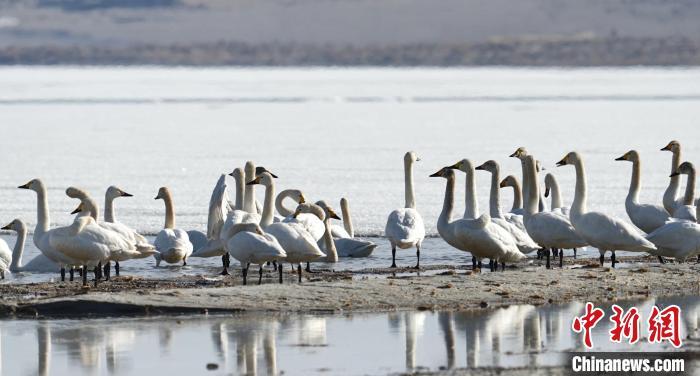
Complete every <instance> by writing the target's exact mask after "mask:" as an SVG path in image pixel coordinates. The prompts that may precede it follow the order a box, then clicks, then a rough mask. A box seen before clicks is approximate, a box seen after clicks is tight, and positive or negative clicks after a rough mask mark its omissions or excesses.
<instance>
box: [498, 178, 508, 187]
mask: <svg viewBox="0 0 700 376" xmlns="http://www.w3.org/2000/svg"><path fill="white" fill-rule="evenodd" d="M498 187H499V188H505V187H506V179H503V180H501V184H499V185H498Z"/></svg>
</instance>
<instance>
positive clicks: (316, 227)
mask: <svg viewBox="0 0 700 376" xmlns="http://www.w3.org/2000/svg"><path fill="white" fill-rule="evenodd" d="M286 198H291V199H292V200H294V201H296V202H297V203H298V204H303V203H305V201H306V199H305V198H304V194H303V193H302V192H301V191H300V190H298V189H285V190H284V191H282V192H280V193H279V194H278V195H277V197H276V198H275V208H276V209H277V212H279V213H280V214H281V215H282V218H281V219H280V221H281V222H287V223H298V224H300V225H302V226H303V227H304V228H305V229H306V230H307V231H308V232H309V233H311V236H313V237H314V239H316V241H320V240H321V238H322V237H323V234H324V233H325V232H326V227H325V225H324V224H323V221H322V220H320V219H319V218H318V216H317V215H314V214H312V213H299V214H298V215H296V216H294V215H293V214H294V211H293V210H290V209H288V208H286V207H285V206H284V200H285V199H286ZM263 210H264V208H263ZM319 210H321V209H320V208H319ZM273 222H274V220H273Z"/></svg>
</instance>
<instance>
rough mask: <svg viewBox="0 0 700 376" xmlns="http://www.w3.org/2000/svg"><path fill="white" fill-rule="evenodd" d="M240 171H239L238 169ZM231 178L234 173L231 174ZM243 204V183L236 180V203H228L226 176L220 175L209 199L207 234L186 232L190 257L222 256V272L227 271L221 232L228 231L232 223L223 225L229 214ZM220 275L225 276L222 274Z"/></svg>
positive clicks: (193, 231) (192, 231) (194, 231)
mask: <svg viewBox="0 0 700 376" xmlns="http://www.w3.org/2000/svg"><path fill="white" fill-rule="evenodd" d="M239 171H240V169H239ZM231 175H232V176H233V175H234V173H231ZM242 203H243V182H242V181H241V179H237V180H236V203H231V202H230V201H229V196H228V191H227V185H226V175H224V174H222V175H221V176H220V177H219V179H218V180H217V182H216V185H215V186H214V190H213V191H212V193H211V198H210V199H209V215H208V217H207V233H206V234H204V233H201V232H199V231H196V230H190V231H187V235H188V236H189V238H190V241H191V242H192V245H193V247H194V251H193V252H192V255H190V257H214V256H223V258H222V264H223V267H224V270H226V269H227V267H228V265H227V257H226V256H225V254H226V250H225V249H224V248H225V243H224V242H223V240H222V236H221V234H222V231H226V230H229V229H230V227H231V226H232V225H233V222H231V223H230V224H229V226H227V227H225V225H224V223H225V221H226V219H227V218H228V215H229V213H231V212H233V211H234V210H236V209H235V208H240V207H241V206H242ZM224 227H225V228H224ZM222 274H226V273H225V272H222Z"/></svg>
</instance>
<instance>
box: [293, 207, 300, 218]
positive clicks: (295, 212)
mask: <svg viewBox="0 0 700 376" xmlns="http://www.w3.org/2000/svg"><path fill="white" fill-rule="evenodd" d="M299 214H300V210H299V209H297V210H295V211H294V214H292V218H296V217H297V216H298V215H299Z"/></svg>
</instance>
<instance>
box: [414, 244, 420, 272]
mask: <svg viewBox="0 0 700 376" xmlns="http://www.w3.org/2000/svg"><path fill="white" fill-rule="evenodd" d="M414 269H420V246H416V266H415V267H414Z"/></svg>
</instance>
